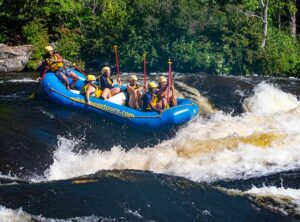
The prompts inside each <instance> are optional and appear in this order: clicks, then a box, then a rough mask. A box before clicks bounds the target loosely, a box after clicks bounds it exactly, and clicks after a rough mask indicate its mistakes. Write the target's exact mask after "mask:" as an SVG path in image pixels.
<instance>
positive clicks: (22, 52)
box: [0, 44, 33, 73]
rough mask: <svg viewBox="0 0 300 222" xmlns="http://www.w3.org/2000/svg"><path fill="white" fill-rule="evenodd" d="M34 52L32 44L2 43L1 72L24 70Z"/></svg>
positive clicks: (0, 51)
mask: <svg viewBox="0 0 300 222" xmlns="http://www.w3.org/2000/svg"><path fill="white" fill-rule="evenodd" d="M32 53H33V46H32V45H22V46H7V45H5V44H0V73H4V72H20V71H22V70H23V69H24V68H25V66H26V64H27V63H28V60H29V58H30V56H31V55H32Z"/></svg>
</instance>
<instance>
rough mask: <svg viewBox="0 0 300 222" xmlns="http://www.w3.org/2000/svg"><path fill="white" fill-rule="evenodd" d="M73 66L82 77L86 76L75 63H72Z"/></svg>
mask: <svg viewBox="0 0 300 222" xmlns="http://www.w3.org/2000/svg"><path fill="white" fill-rule="evenodd" d="M73 66H74V67H75V69H77V70H78V71H79V72H81V73H82V74H83V75H85V76H87V74H86V73H85V72H84V71H83V70H82V69H81V68H79V67H78V66H77V65H76V63H73Z"/></svg>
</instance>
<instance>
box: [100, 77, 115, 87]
mask: <svg viewBox="0 0 300 222" xmlns="http://www.w3.org/2000/svg"><path fill="white" fill-rule="evenodd" d="M103 78H105V80H104V79H103ZM105 81H106V82H105ZM99 87H101V89H102V90H104V89H105V88H109V89H112V88H113V80H112V79H111V78H110V77H109V76H104V74H103V75H101V76H100V79H99Z"/></svg>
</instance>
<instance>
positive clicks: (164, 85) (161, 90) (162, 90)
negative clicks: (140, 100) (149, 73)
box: [157, 76, 177, 109]
mask: <svg viewBox="0 0 300 222" xmlns="http://www.w3.org/2000/svg"><path fill="white" fill-rule="evenodd" d="M170 87H171V90H174V85H172V86H170ZM157 89H158V90H157V96H158V98H159V100H158V102H157V106H158V107H160V108H161V109H167V108H169V107H170V106H176V105H177V101H176V98H173V97H172V95H169V101H168V96H167V94H168V81H167V78H166V77H165V76H160V77H159V78H158V87H157ZM174 97H175V96H174Z"/></svg>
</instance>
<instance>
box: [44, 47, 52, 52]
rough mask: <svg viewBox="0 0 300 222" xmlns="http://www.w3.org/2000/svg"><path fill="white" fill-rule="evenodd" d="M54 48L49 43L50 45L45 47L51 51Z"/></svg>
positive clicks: (47, 50)
mask: <svg viewBox="0 0 300 222" xmlns="http://www.w3.org/2000/svg"><path fill="white" fill-rule="evenodd" d="M53 50H54V48H53V47H52V46H51V45H48V46H46V47H45V51H46V52H51V51H53Z"/></svg>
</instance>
